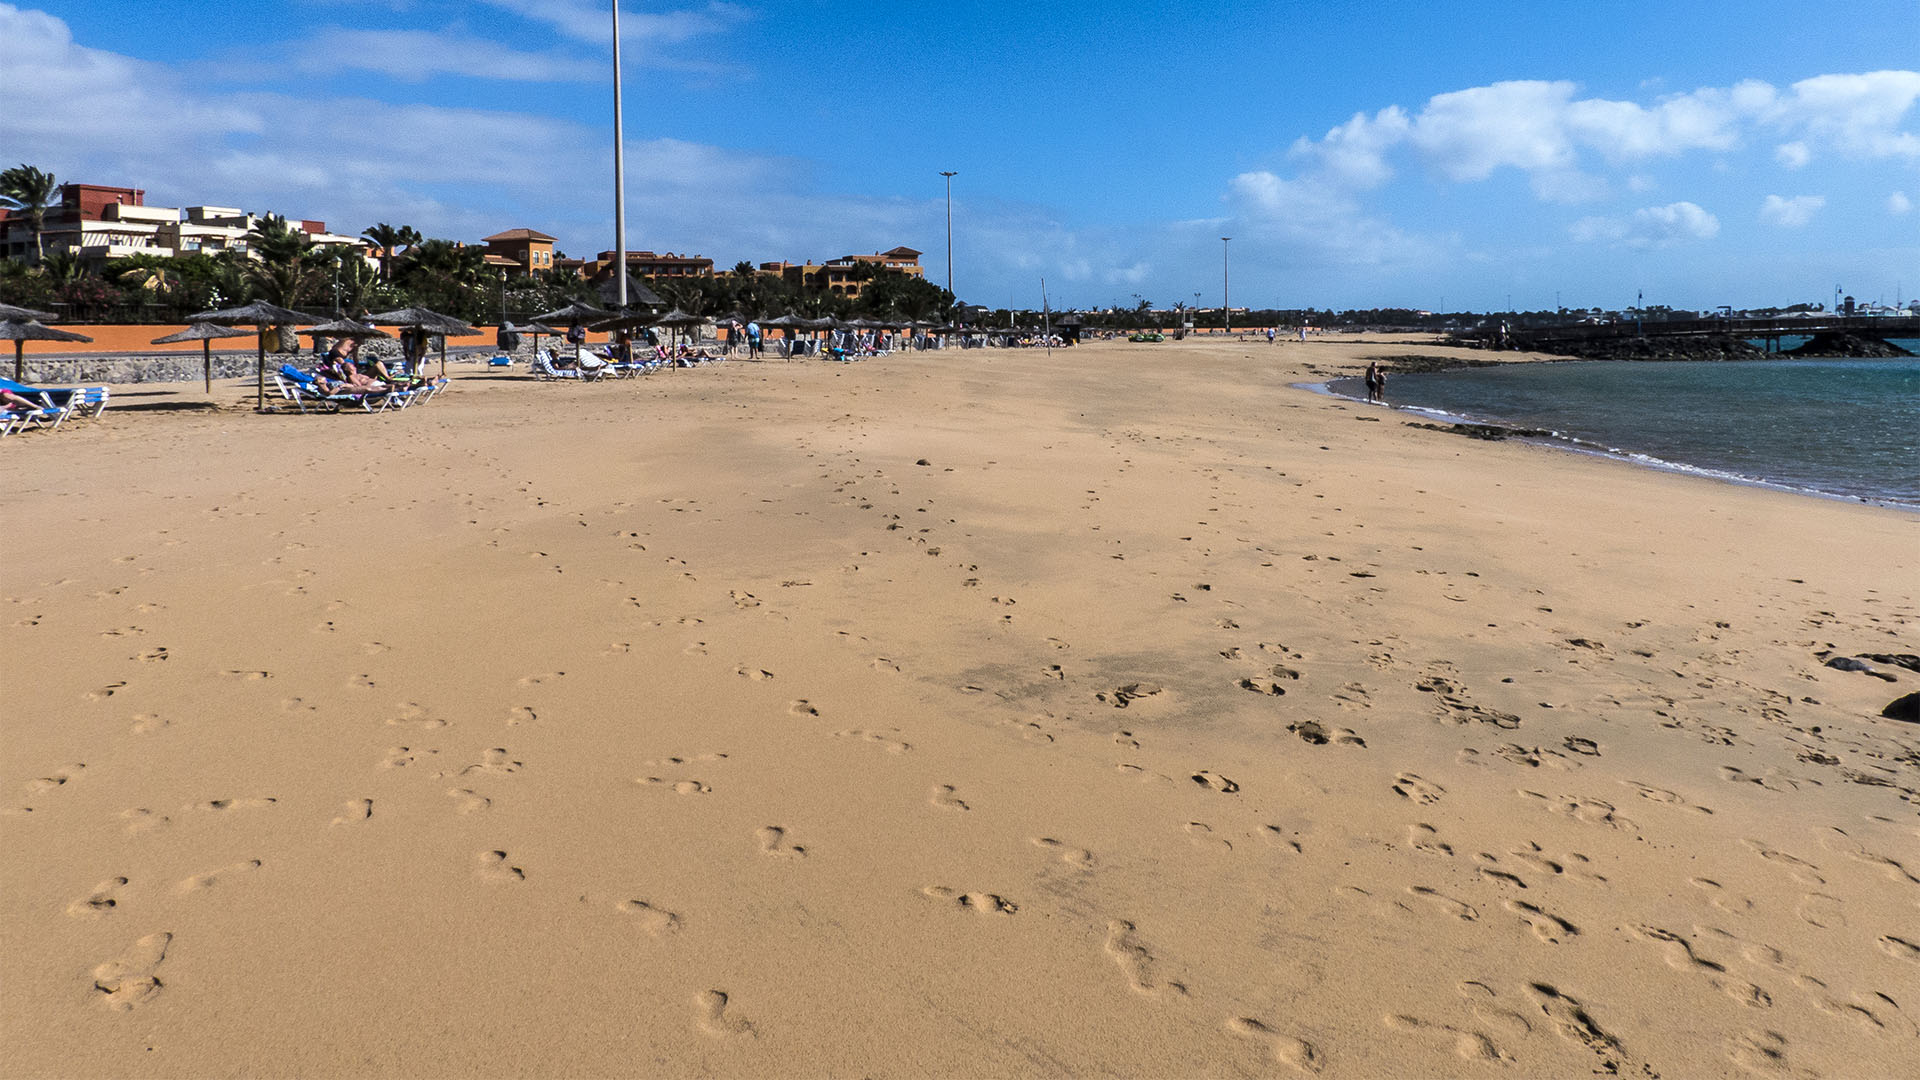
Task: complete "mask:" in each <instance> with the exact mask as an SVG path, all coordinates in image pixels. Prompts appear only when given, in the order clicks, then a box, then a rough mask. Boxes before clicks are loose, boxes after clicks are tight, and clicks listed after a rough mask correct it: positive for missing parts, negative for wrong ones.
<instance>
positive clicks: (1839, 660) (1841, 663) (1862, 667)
mask: <svg viewBox="0 0 1920 1080" xmlns="http://www.w3.org/2000/svg"><path fill="white" fill-rule="evenodd" d="M1827 666H1828V667H1830V668H1832V669H1834V670H1835V671H1857V672H1859V673H1860V674H1862V675H1871V676H1873V677H1874V678H1876V679H1885V680H1886V681H1888V682H1893V681H1894V678H1893V676H1891V675H1889V674H1887V673H1886V672H1884V671H1875V670H1873V665H1872V664H1869V663H1867V662H1866V661H1865V660H1860V659H1857V658H1855V657H1852V656H1836V657H1834V658H1833V659H1831V660H1828V661H1827Z"/></svg>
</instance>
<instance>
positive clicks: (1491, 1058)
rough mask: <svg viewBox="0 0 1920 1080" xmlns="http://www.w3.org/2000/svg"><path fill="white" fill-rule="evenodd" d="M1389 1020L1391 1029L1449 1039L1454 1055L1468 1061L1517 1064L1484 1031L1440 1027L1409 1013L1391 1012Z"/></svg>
mask: <svg viewBox="0 0 1920 1080" xmlns="http://www.w3.org/2000/svg"><path fill="white" fill-rule="evenodd" d="M1385 1019H1386V1024H1387V1027H1388V1028H1389V1029H1390V1030H1393V1031H1401V1032H1407V1033H1410V1034H1421V1035H1427V1036H1431V1037H1434V1038H1440V1039H1445V1040H1448V1041H1449V1042H1451V1043H1452V1044H1453V1052H1454V1053H1456V1054H1458V1055H1460V1056H1461V1057H1462V1058H1465V1059H1466V1060H1468V1061H1484V1062H1488V1063H1491V1064H1496V1065H1506V1064H1511V1063H1512V1061H1513V1058H1512V1057H1511V1056H1509V1055H1508V1054H1507V1053H1505V1052H1504V1051H1502V1050H1501V1049H1500V1047H1499V1046H1498V1045H1496V1044H1495V1043H1494V1041H1493V1039H1492V1038H1491V1037H1490V1036H1488V1035H1487V1033H1486V1032H1484V1031H1469V1030H1467V1029H1465V1028H1457V1027H1454V1026H1453V1025H1451V1024H1436V1023H1433V1022H1431V1021H1427V1020H1422V1019H1420V1018H1419V1017H1417V1016H1409V1015H1407V1014H1405V1013H1391V1014H1389V1015H1388V1016H1387V1017H1386V1018H1385Z"/></svg>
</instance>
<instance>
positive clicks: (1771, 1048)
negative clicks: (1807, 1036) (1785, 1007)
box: [1725, 1031, 1820, 1080]
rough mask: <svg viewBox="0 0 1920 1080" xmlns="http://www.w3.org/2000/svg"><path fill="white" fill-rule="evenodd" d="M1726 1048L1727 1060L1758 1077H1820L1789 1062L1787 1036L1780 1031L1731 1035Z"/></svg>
mask: <svg viewBox="0 0 1920 1080" xmlns="http://www.w3.org/2000/svg"><path fill="white" fill-rule="evenodd" d="M1725 1046H1726V1051H1727V1060H1729V1061H1731V1062H1733V1063H1734V1064H1735V1065H1738V1066H1740V1068H1742V1069H1744V1070H1746V1071H1747V1072H1750V1073H1754V1074H1757V1075H1759V1076H1770V1077H1789V1078H1791V1080H1817V1078H1818V1077H1819V1075H1820V1074H1819V1073H1817V1072H1814V1071H1813V1070H1812V1069H1803V1068H1799V1067H1797V1066H1795V1065H1793V1064H1791V1063H1789V1062H1788V1060H1787V1037H1786V1036H1785V1035H1782V1034H1780V1033H1779V1032H1777V1031H1746V1032H1743V1033H1741V1034H1739V1035H1734V1036H1730V1037H1729V1038H1728V1039H1727V1041H1726V1043H1725Z"/></svg>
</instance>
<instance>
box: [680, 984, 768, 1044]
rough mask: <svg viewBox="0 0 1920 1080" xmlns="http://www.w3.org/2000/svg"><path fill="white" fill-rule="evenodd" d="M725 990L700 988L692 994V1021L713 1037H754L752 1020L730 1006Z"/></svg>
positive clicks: (730, 1002)
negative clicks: (700, 989)
mask: <svg viewBox="0 0 1920 1080" xmlns="http://www.w3.org/2000/svg"><path fill="white" fill-rule="evenodd" d="M731 1004H732V1001H731V999H730V998H729V997H728V996H727V992H726V991H725V990H702V991H700V992H699V993H697V994H695V995H693V1017H694V1023H695V1024H696V1025H697V1026H698V1027H699V1028H700V1030H701V1031H703V1032H705V1033H706V1034H708V1035H712V1036H714V1037H715V1038H733V1037H736V1036H740V1035H745V1036H747V1037H749V1038H752V1037H754V1030H753V1022H752V1021H750V1020H748V1019H747V1018H746V1017H744V1016H742V1015H740V1010H739V1009H737V1008H733V1007H731Z"/></svg>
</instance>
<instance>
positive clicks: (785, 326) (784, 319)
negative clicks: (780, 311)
mask: <svg viewBox="0 0 1920 1080" xmlns="http://www.w3.org/2000/svg"><path fill="white" fill-rule="evenodd" d="M806 321H807V320H805V319H802V318H801V317H799V316H798V315H791V314H788V315H782V316H780V317H778V318H774V319H761V320H760V325H761V326H762V327H763V328H764V327H768V326H771V327H774V328H775V329H780V330H793V329H797V328H799V327H801V326H804V325H806Z"/></svg>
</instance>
